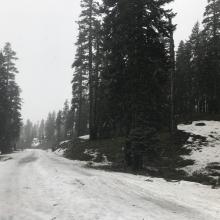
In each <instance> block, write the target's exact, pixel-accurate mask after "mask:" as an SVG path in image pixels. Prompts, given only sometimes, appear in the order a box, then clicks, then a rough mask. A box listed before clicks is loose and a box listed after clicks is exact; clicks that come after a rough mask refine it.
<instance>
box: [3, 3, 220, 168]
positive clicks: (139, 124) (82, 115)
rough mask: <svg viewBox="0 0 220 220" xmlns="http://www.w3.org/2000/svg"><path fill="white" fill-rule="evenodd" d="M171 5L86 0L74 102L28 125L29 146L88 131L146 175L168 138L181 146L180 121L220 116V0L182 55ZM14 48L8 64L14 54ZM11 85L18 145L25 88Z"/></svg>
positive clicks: (196, 28) (25, 138)
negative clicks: (108, 142)
mask: <svg viewBox="0 0 220 220" xmlns="http://www.w3.org/2000/svg"><path fill="white" fill-rule="evenodd" d="M171 2H172V0H165V1H147V0H132V1H131V0H129V1H128V0H104V1H98V0H81V14H80V17H79V20H78V21H77V25H78V37H77V41H76V43H75V47H76V53H75V58H74V60H73V63H72V69H73V72H74V73H73V78H72V82H71V83H72V100H71V102H70V103H68V101H66V102H65V103H64V107H63V109H62V110H60V111H58V112H57V113H55V112H51V113H49V114H48V117H47V119H46V120H42V121H41V123H38V124H35V125H34V124H32V123H31V122H30V121H27V122H26V124H24V126H23V128H22V132H21V137H22V138H21V143H23V144H24V145H25V146H29V145H30V144H31V143H32V140H33V138H34V137H35V138H36V137H37V138H38V140H39V142H40V143H41V145H42V146H44V148H47V147H53V149H56V148H57V147H59V143H60V142H63V141H66V140H68V141H73V142H75V141H77V138H78V137H80V136H84V135H88V134H89V137H90V141H91V143H92V142H93V141H94V142H96V141H99V140H100V141H102V140H112V139H115V140H119V141H118V142H117V141H116V142H117V143H116V145H117V146H118V147H119V148H123V154H124V161H125V164H126V166H132V167H133V169H135V170H141V169H142V168H143V163H144V160H146V157H147V160H151V159H152V158H154V159H157V160H158V159H161V155H163V152H164V151H166V150H165V149H163V147H161V146H160V147H156V146H158V145H161V144H159V141H160V142H161V141H162V142H163V138H162V140H161V136H163V135H164V134H166V135H169V136H170V137H169V139H170V140H173V141H174V142H175V140H176V136H178V134H179V132H178V130H177V125H178V124H179V123H182V122H190V121H193V120H196V119H203V118H204V119H206V118H208V119H216V118H218V117H219V116H218V115H219V113H220V112H219V111H220V101H219V95H220V86H219V85H220V73H219V69H220V66H219V63H220V61H219V60H220V57H219V56H220V1H216V0H209V1H208V3H207V7H206V8H205V10H204V19H203V22H202V24H200V23H199V22H196V23H195V26H194V27H193V29H192V33H191V35H190V36H189V38H188V40H185V41H181V42H180V44H179V45H176V51H175V45H174V33H175V30H176V28H178V26H176V25H175V24H174V22H173V18H175V16H176V14H175V12H174V11H173V10H172V9H168V8H169V3H171ZM167 6H168V7H167ZM6 50H7V48H6V49H5V50H4V52H3V53H2V60H4V57H6V56H7V53H9V54H10V52H7V51H6ZM9 56H10V59H9V60H10V61H9V62H10V65H12V66H13V68H12V69H11V71H10V72H9V73H8V70H7V68H6V69H5V70H4V67H5V65H3V69H2V71H3V72H4V71H5V73H6V74H8V76H9V78H10V77H11V78H12V80H13V82H14V74H15V72H16V69H15V67H14V64H13V62H12V61H13V60H14V54H13V53H12V55H9ZM6 60H7V59H6ZM2 62H4V61H2ZM6 62H7V61H6ZM11 86H14V87H16V91H17V92H16V94H15V98H16V100H17V102H16V110H15V112H16V124H15V125H14V124H13V126H15V134H12V137H11V138H12V139H11V138H9V140H10V141H12V143H13V141H14V140H16V137H17V136H18V133H19V126H20V115H19V109H20V99H19V89H18V88H17V85H16V84H15V85H14V83H13V85H11ZM4 97H5V96H4ZM1 114H3V113H1ZM8 117H10V116H8ZM1 118H4V119H6V118H5V117H1ZM2 123H3V122H2ZM4 123H5V129H6V130H7V126H9V125H7V122H6V121H5V122H4ZM11 126H12V125H11ZM16 126H17V127H16ZM3 127H4V126H3ZM16 129H17V130H16ZM1 132H3V134H4V131H1ZM9 140H8V141H9ZM121 140H123V141H122V142H121ZM21 143H20V144H21ZM76 145H77V144H76ZM69 154H72V153H71V149H70V153H69ZM146 155H147V156H146ZM144 158H145V159H144Z"/></svg>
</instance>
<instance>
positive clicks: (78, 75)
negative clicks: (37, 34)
mask: <svg viewBox="0 0 220 220" xmlns="http://www.w3.org/2000/svg"><path fill="white" fill-rule="evenodd" d="M81 8H82V12H81V15H80V20H79V22H78V24H79V38H78V42H77V46H78V50H77V54H76V58H75V62H74V64H73V68H75V76H74V79H73V96H74V97H73V104H76V103H77V105H78V107H77V108H78V109H77V110H76V111H77V113H76V114H77V130H78V134H81V133H82V131H81V130H84V129H82V127H84V123H83V122H82V119H83V117H84V116H82V114H83V113H82V112H83V104H84V103H83V102H84V101H85V99H84V97H83V92H84V86H85V85H83V84H84V83H83V82H84V81H85V80H87V81H88V84H87V85H88V87H87V94H88V99H87V102H88V103H89V133H90V138H91V139H95V138H96V136H97V131H96V130H97V129H96V122H95V120H96V106H97V102H96V98H97V95H96V90H97V81H98V73H97V69H98V64H97V62H98V61H97V59H96V58H97V57H98V53H99V52H98V51H99V49H98V48H99V46H98V45H99V43H98V42H99V38H98V37H97V34H98V33H99V31H97V30H98V29H99V28H100V21H99V19H100V18H99V3H98V1H96V0H81ZM77 99H78V100H77ZM74 100H75V101H77V102H75V101H74ZM85 103H86V101H85ZM73 109H76V108H74V106H73Z"/></svg>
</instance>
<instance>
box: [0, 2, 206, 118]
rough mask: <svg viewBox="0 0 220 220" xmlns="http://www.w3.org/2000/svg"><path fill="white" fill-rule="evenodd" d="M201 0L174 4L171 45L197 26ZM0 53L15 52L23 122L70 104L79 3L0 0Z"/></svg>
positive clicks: (201, 6) (200, 12) (201, 7)
mask: <svg viewBox="0 0 220 220" xmlns="http://www.w3.org/2000/svg"><path fill="white" fill-rule="evenodd" d="M206 4H207V0H175V1H174V3H172V4H171V7H173V9H174V11H175V12H177V13H178V15H177V16H176V18H175V23H176V24H177V25H178V26H177V31H176V33H175V41H176V44H178V43H179V41H180V40H185V39H187V37H188V36H189V34H190V32H191V29H192V27H193V25H194V24H195V22H196V21H197V20H198V21H201V20H202V15H203V12H204V9H205V6H206ZM0 6H1V7H0V47H3V45H4V43H5V42H11V44H12V47H13V49H14V50H15V51H16V52H17V56H18V58H19V61H18V62H17V66H18V69H19V71H20V73H19V75H18V78H17V79H18V83H19V85H20V87H21V89H22V98H23V109H22V113H23V118H24V119H25V120H26V119H27V118H30V119H31V120H33V121H37V120H40V119H41V118H46V116H47V113H48V112H49V111H52V110H58V109H61V108H62V106H63V103H64V101H65V99H67V98H69V99H70V98H71V84H70V82H71V79H72V73H73V71H72V69H71V64H72V62H73V59H74V52H75V51H74V43H75V41H76V36H77V25H76V24H75V21H76V20H77V19H78V16H79V13H80V0H19V1H18V0H0Z"/></svg>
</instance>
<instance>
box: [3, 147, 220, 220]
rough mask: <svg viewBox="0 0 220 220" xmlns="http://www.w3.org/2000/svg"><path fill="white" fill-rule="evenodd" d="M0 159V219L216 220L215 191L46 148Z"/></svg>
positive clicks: (219, 206)
mask: <svg viewBox="0 0 220 220" xmlns="http://www.w3.org/2000/svg"><path fill="white" fill-rule="evenodd" d="M10 156H11V157H12V159H10V160H7V161H0V220H96V219H100V220H185V219H187V220H194V219H196V220H214V219H215V220H217V219H218V220H219V219H220V190H219V189H211V188H210V187H208V186H203V185H200V184H196V183H189V182H179V183H171V182H166V181H165V180H162V179H153V178H152V179H151V178H147V177H141V176H134V175H129V174H121V173H109V172H105V171H98V170H92V169H87V168H83V163H82V162H77V161H70V160H67V159H65V158H62V157H59V156H57V155H55V154H53V153H51V152H45V151H41V150H27V151H24V152H20V153H15V154H12V155H10Z"/></svg>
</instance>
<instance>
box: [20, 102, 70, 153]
mask: <svg viewBox="0 0 220 220" xmlns="http://www.w3.org/2000/svg"><path fill="white" fill-rule="evenodd" d="M71 115H72V112H71V111H70V107H69V104H68V101H65V103H64V107H63V110H60V111H58V113H56V112H55V111H53V112H49V113H48V116H47V119H46V120H44V119H42V120H41V122H40V123H39V122H37V123H33V122H31V121H30V120H29V119H28V120H27V121H26V123H25V124H24V125H23V126H22V129H21V134H20V143H19V145H20V147H21V148H30V147H31V146H32V144H33V140H34V139H37V140H38V142H39V146H38V147H41V148H46V149H47V148H51V147H56V146H58V145H59V143H60V142H62V141H65V140H70V139H72V138H73V132H74V130H73V124H72V121H73V120H72V119H71Z"/></svg>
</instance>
